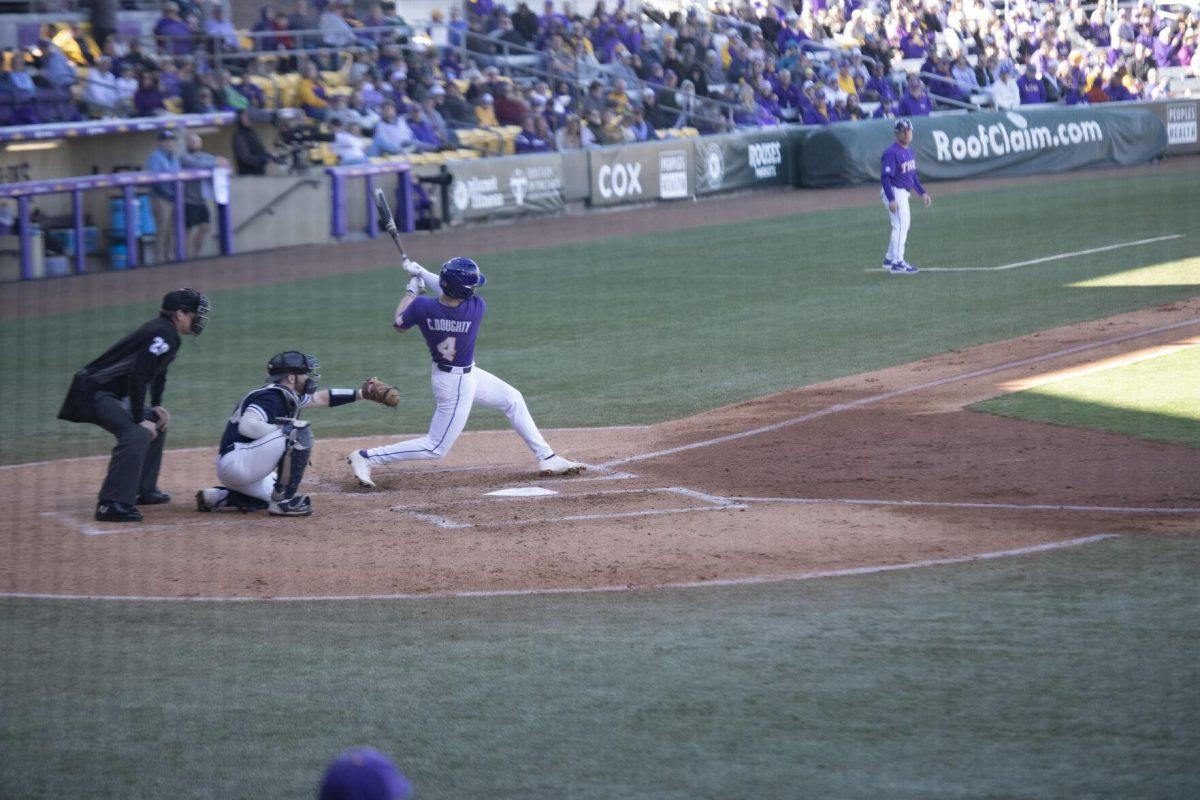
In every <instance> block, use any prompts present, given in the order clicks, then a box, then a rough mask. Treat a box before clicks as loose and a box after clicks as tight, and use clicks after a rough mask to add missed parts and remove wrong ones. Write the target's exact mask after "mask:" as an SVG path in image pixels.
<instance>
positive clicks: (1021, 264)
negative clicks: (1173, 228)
mask: <svg viewBox="0 0 1200 800" xmlns="http://www.w3.org/2000/svg"><path fill="white" fill-rule="evenodd" d="M1182 238H1183V234H1182V233H1172V234H1169V235H1167V236H1155V237H1153V238H1151V239H1138V240H1136V241H1132V242H1118V243H1117V244H1109V245H1105V246H1104V247H1090V248H1088V249H1087V250H1072V251H1071V252H1070V253H1058V254H1057V255H1053V256H1043V257H1041V258H1031V259H1029V260H1028V261H1015V262H1013V263H1012V264H1001V265H1000V266H998V267H921V272H1004V271H1005V270H1010V269H1017V268H1018V267H1031V266H1033V265H1034V264H1045V263H1046V262H1048V261H1061V260H1062V259H1064V258H1077V257H1079V256H1090V255H1093V254H1095V253H1105V252H1108V251H1109V250H1120V249H1122V248H1125V247H1137V246H1139V245H1143V244H1154V243H1155V242H1169V241H1171V240H1172V239H1182ZM879 271H880V270H878V269H876V268H874V267H868V268H867V269H864V270H863V272H879Z"/></svg>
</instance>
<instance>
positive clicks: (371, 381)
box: [360, 378, 400, 408]
mask: <svg viewBox="0 0 1200 800" xmlns="http://www.w3.org/2000/svg"><path fill="white" fill-rule="evenodd" d="M360 392H361V394H362V399H363V400H373V401H374V402H376V403H383V404H384V405H385V406H387V407H388V408H395V407H396V406H398V405H400V390H399V389H397V388H396V387H395V386H391V385H389V384H386V383H384V382H383V381H381V380H379V378H367V380H366V381H365V382H364V383H363V385H362V389H361V390H360Z"/></svg>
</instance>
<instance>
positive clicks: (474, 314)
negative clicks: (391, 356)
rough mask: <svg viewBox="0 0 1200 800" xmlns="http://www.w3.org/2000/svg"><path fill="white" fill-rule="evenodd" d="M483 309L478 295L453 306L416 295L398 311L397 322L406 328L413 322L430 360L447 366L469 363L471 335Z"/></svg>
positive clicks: (471, 359) (472, 349)
mask: <svg viewBox="0 0 1200 800" xmlns="http://www.w3.org/2000/svg"><path fill="white" fill-rule="evenodd" d="M486 313H487V303H485V302H483V298H482V297H477V296H473V297H469V298H467V299H466V300H464V301H462V302H461V303H459V304H458V305H457V306H455V307H454V308H450V307H448V306H444V305H442V304H441V303H439V302H438V301H437V300H436V299H435V298H432V297H418V298H417V299H416V300H413V301H412V303H411V304H410V305H409V307H408V308H406V309H404V313H403V314H401V315H400V323H401V324H400V325H397V326H396V327H397V328H399V329H400V330H402V331H406V330H408V329H409V328H411V327H413V326H414V325H415V326H416V327H417V328H419V329H420V331H421V335H423V336H424V337H425V344H427V345H429V355H430V356H432V357H433V363H435V364H442V365H444V366H447V367H469V366H471V364H473V363H475V361H474V359H475V336H476V335H477V334H478V333H479V324H480V323H481V322H483V315H484V314H486Z"/></svg>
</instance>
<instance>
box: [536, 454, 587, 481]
mask: <svg viewBox="0 0 1200 800" xmlns="http://www.w3.org/2000/svg"><path fill="white" fill-rule="evenodd" d="M586 469H587V466H586V465H584V464H578V463H576V462H574V461H568V460H567V459H565V458H563V457H562V456H556V455H554V454H553V453H551V454H550V455H549V456H548V457H546V458H543V459H541V460H539V461H538V474H539V475H542V476H546V475H578V474H579V473H581V472H583V471H584V470H586Z"/></svg>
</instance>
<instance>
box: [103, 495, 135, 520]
mask: <svg viewBox="0 0 1200 800" xmlns="http://www.w3.org/2000/svg"><path fill="white" fill-rule="evenodd" d="M96 521H97V522H141V521H142V512H140V511H138V510H137V508H136V507H135V506H131V505H129V504H128V503H117V502H115V501H112V500H101V501H100V502H99V503H97V504H96Z"/></svg>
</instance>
